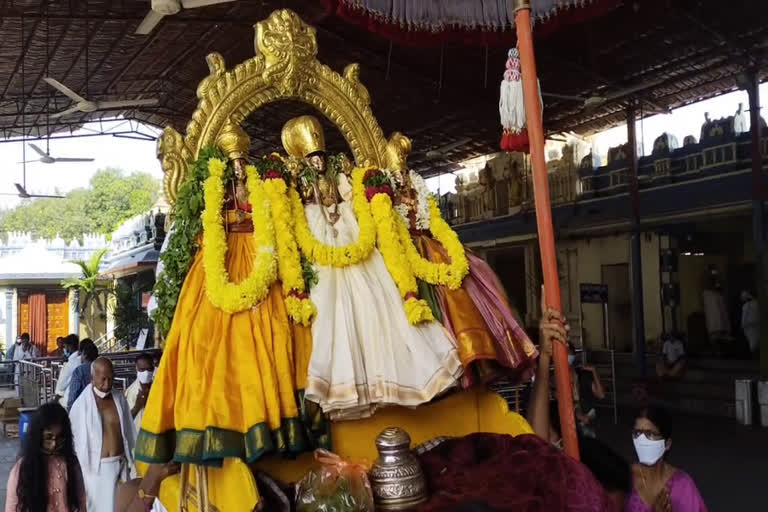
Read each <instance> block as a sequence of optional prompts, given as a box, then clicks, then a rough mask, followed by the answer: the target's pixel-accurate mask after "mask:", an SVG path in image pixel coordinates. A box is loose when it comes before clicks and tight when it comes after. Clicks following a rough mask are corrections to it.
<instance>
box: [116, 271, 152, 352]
mask: <svg viewBox="0 0 768 512" xmlns="http://www.w3.org/2000/svg"><path fill="white" fill-rule="evenodd" d="M150 288H151V285H150V284H149V283H146V282H136V283H134V284H133V285H131V284H127V283H124V282H118V284H117V286H115V290H114V293H115V302H114V304H113V306H112V314H113V315H114V317H115V338H117V339H118V340H120V341H126V342H128V343H129V344H130V345H133V344H134V343H135V342H136V340H137V339H138V337H139V333H140V332H141V330H142V329H146V328H148V327H149V316H147V313H146V312H145V311H144V310H143V309H141V306H140V304H139V300H138V295H139V294H140V293H142V292H146V291H149V289H150ZM126 346H127V345H126Z"/></svg>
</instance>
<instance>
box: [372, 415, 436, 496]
mask: <svg viewBox="0 0 768 512" xmlns="http://www.w3.org/2000/svg"><path fill="white" fill-rule="evenodd" d="M376 448H377V449H378V451H379V460H377V461H376V464H374V466H373V468H372V469H371V473H370V480H371V487H372V489H373V498H374V501H375V502H376V507H377V508H378V509H380V510H405V509H408V508H410V507H413V506H414V505H418V504H420V503H424V502H425V501H426V500H427V484H426V481H425V480H424V473H423V472H422V471H421V466H419V461H418V459H416V456H415V455H414V454H413V453H412V452H411V436H409V435H408V433H407V432H406V431H404V430H403V429H400V428H397V427H389V428H386V429H384V430H383V431H382V432H381V434H379V435H378V437H377V438H376Z"/></svg>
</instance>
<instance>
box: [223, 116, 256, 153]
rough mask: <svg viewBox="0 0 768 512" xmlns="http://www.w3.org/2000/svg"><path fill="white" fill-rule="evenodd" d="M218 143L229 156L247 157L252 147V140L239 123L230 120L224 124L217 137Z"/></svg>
mask: <svg viewBox="0 0 768 512" xmlns="http://www.w3.org/2000/svg"><path fill="white" fill-rule="evenodd" d="M216 145H217V146H218V147H219V149H221V150H222V151H223V152H224V154H225V155H227V157H228V158H230V159H232V160H234V159H236V158H247V157H248V149H249V148H250V147H251V140H250V139H249V138H248V134H247V133H245V130H243V129H242V128H241V127H240V126H239V125H236V124H235V123H233V122H231V121H230V122H228V123H227V124H225V125H224V128H223V129H222V130H221V133H220V134H219V136H218V137H217V138H216Z"/></svg>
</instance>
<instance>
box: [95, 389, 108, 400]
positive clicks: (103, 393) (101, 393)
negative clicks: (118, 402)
mask: <svg viewBox="0 0 768 512" xmlns="http://www.w3.org/2000/svg"><path fill="white" fill-rule="evenodd" d="M111 392H112V390H109V391H102V390H100V389H96V388H93V394H94V395H96V396H97V397H99V398H101V399H102V400H103V399H105V398H107V395H109V394H110V393H111Z"/></svg>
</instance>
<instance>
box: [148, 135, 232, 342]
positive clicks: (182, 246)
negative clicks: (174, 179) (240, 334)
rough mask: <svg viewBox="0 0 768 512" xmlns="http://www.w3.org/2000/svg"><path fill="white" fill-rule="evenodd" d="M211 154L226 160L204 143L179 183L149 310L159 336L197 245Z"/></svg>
mask: <svg viewBox="0 0 768 512" xmlns="http://www.w3.org/2000/svg"><path fill="white" fill-rule="evenodd" d="M211 158H219V159H221V160H224V161H226V160H227V158H226V157H225V156H224V154H223V153H222V152H221V151H219V150H218V149H217V148H214V147H210V146H206V147H204V148H203V149H201V150H200V155H199V157H198V159H197V160H195V161H194V162H192V163H191V164H190V166H189V168H188V173H189V174H188V176H187V178H186V180H185V181H184V183H182V184H181V186H180V187H179V192H178V195H177V199H176V206H175V211H174V217H173V232H172V233H171V235H170V236H171V238H170V240H169V241H168V246H167V247H166V250H165V252H163V254H162V255H161V257H160V258H161V260H162V262H163V265H164V267H163V271H162V273H161V274H160V275H159V276H157V281H156V282H155V287H154V289H153V290H152V293H153V294H154V297H155V300H156V301H157V309H155V311H153V312H152V321H153V322H154V323H155V328H156V329H157V331H158V333H159V334H160V336H162V337H163V338H165V336H166V335H167V334H168V331H169V330H170V329H171V322H172V321H173V315H174V313H175V311H176V303H177V302H178V300H179V294H180V293H181V287H182V286H183V284H184V279H185V278H186V276H187V272H188V271H189V267H190V266H191V265H192V262H193V261H194V259H195V255H196V254H197V251H198V249H199V248H200V244H199V240H198V236H199V234H200V232H201V231H202V227H203V224H202V221H201V219H200V216H201V214H202V213H203V209H204V208H205V201H204V200H203V183H205V180H206V179H207V178H208V160H210V159H211ZM231 178H232V172H231V168H228V169H227V175H226V178H225V179H227V180H230V179H231Z"/></svg>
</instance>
